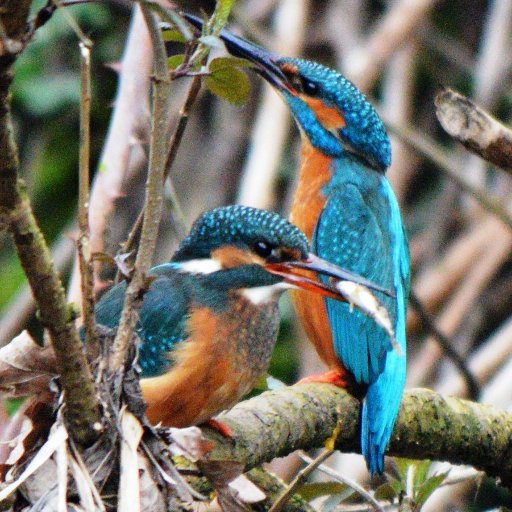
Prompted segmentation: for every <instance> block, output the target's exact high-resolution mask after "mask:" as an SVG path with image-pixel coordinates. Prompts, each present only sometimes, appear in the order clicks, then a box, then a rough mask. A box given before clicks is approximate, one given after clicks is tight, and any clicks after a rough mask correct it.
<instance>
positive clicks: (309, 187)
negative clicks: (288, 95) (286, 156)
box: [290, 136, 343, 369]
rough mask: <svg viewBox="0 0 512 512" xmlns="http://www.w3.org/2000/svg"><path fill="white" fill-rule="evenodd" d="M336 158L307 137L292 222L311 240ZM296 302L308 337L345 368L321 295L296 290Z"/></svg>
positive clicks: (335, 364) (329, 360) (333, 363)
mask: <svg viewBox="0 0 512 512" xmlns="http://www.w3.org/2000/svg"><path fill="white" fill-rule="evenodd" d="M331 162H332V158H330V157H328V156H326V155H324V154H323V153H321V152H320V151H318V150H317V149H315V148H314V147H313V146H312V145H311V144H310V143H309V141H308V140H307V138H306V137H305V136H303V140H302V152H301V167H300V177H299V185H298V187H297V190H296V192H295V195H294V198H293V204H292V210H291V213H290V220H291V221H292V222H293V223H294V224H296V225H297V226H298V227H299V228H301V229H302V231H304V233H305V234H306V236H307V237H308V239H309V240H310V241H311V238H312V236H313V232H314V230H315V227H316V224H317V221H318V218H319V216H320V213H321V212H322V210H323V208H324V206H325V197H324V196H323V194H322V188H323V187H324V185H326V184H327V182H328V181H329V180H330V178H331ZM292 300H293V303H294V305H295V310H296V311H297V315H298V317H299V319H300V321H301V323H302V325H303V326H304V330H305V331H306V334H307V336H308V338H309V339H310V340H311V341H312V343H313V344H314V345H315V347H316V349H317V352H318V354H319V355H320V357H321V358H322V360H323V361H324V363H325V364H326V365H327V366H329V368H330V369H343V366H342V365H341V364H340V362H339V360H338V357H337V356H336V354H335V352H334V347H333V344H332V336H331V330H330V328H329V320H328V318H327V311H326V309H325V303H324V299H323V298H322V296H321V295H318V294H316V293H315V294H313V293H305V292H302V291H293V292H292Z"/></svg>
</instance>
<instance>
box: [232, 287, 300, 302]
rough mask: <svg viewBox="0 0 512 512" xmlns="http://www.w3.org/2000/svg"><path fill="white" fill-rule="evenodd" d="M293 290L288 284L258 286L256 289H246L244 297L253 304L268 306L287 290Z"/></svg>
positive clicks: (243, 291)
mask: <svg viewBox="0 0 512 512" xmlns="http://www.w3.org/2000/svg"><path fill="white" fill-rule="evenodd" d="M290 288H293V287H292V286H290V285H289V284H288V283H284V282H281V283H276V284H271V285H268V286H256V287H255V288H244V289H243V290H242V296H243V297H245V298H246V299H247V300H249V301H250V302H251V303H252V304H254V305H258V304H268V303H269V302H273V301H275V300H276V299H277V298H278V297H279V295H281V293H283V292H284V291H285V290H289V289H290Z"/></svg>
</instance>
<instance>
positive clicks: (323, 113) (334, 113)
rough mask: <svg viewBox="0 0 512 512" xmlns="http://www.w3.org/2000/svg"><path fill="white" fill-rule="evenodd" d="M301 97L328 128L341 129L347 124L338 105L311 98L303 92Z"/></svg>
mask: <svg viewBox="0 0 512 512" xmlns="http://www.w3.org/2000/svg"><path fill="white" fill-rule="evenodd" d="M300 98H301V99H302V101H304V102H305V103H306V104H307V105H308V106H309V108H310V109H311V110H312V111H313V112H314V113H315V116H316V118H317V119H318V121H319V123H320V124H321V125H323V126H324V127H325V128H326V129H327V130H333V129H340V128H343V127H344V126H346V125H347V123H346V122H345V118H344V117H343V116H342V114H341V113H340V111H339V110H338V109H337V108H336V107H328V106H327V105H326V104H325V103H324V102H323V101H322V100H321V99H318V98H309V97H307V96H305V95H303V94H302V95H301V96H300Z"/></svg>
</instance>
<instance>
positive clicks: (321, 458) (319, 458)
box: [268, 448, 333, 512]
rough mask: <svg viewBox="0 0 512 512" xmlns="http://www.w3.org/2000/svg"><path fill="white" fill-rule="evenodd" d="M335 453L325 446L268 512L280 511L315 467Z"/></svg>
mask: <svg viewBox="0 0 512 512" xmlns="http://www.w3.org/2000/svg"><path fill="white" fill-rule="evenodd" d="M332 454H333V451H332V449H328V448H324V449H323V450H322V451H321V452H320V454H319V455H318V456H317V457H315V458H314V459H312V460H310V461H309V462H308V465H307V466H306V467H305V468H303V469H301V470H300V471H299V472H298V473H297V476H296V477H295V478H294V479H293V480H292V481H291V482H290V485H289V486H288V488H287V489H286V491H285V492H283V494H281V496H279V498H278V499H277V500H276V501H275V502H274V504H273V505H272V506H271V507H270V509H269V511H268V512H279V511H280V510H282V508H283V507H284V506H285V505H286V502H287V501H288V500H289V499H290V498H291V497H292V496H293V495H294V494H295V492H296V491H297V489H298V487H299V486H300V485H301V484H302V483H303V482H304V481H305V480H306V478H307V477H308V476H309V475H310V474H311V473H313V471H315V469H316V468H317V467H318V466H320V464H322V462H324V461H325V460H326V459H328V458H329V457H330V456H331V455H332Z"/></svg>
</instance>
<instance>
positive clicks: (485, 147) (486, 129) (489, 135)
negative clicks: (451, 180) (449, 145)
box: [435, 89, 512, 174]
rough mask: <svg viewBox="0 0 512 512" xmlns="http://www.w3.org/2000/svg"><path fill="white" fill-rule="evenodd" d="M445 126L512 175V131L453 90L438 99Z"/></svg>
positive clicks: (484, 157)
mask: <svg viewBox="0 0 512 512" xmlns="http://www.w3.org/2000/svg"><path fill="white" fill-rule="evenodd" d="M435 104H436V115H437V119H438V120H439V122H440V123H441V126H442V127H443V128H444V129H445V131H446V132H448V133H449V134H450V135H451V136H452V137H453V138H454V139H456V140H458V141H459V142H460V143H461V144H463V145H464V146H465V147H466V148H467V149H469V150H470V151H472V152H473V153H476V154H477V155H479V156H481V157H482V158H483V159H484V160H487V161H488V162H490V163H492V164H494V165H497V166H498V167H500V168H501V169H503V170H504V171H507V172H508V173H509V174H512V131H511V130H510V129H509V128H507V127H506V126H504V125H503V124H501V123H500V122H499V121H498V120H496V119H495V118H494V117H492V116H491V115H490V114H488V113H487V112H486V111H485V110H483V109H482V108H480V107H478V106H477V105H475V104H474V103H473V102H472V101H471V100H469V99H468V98H466V97H465V96H463V95H462V94H459V93H458V92H456V91H453V90H452V89H444V90H442V91H441V92H439V93H438V94H437V96H436V98H435Z"/></svg>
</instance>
